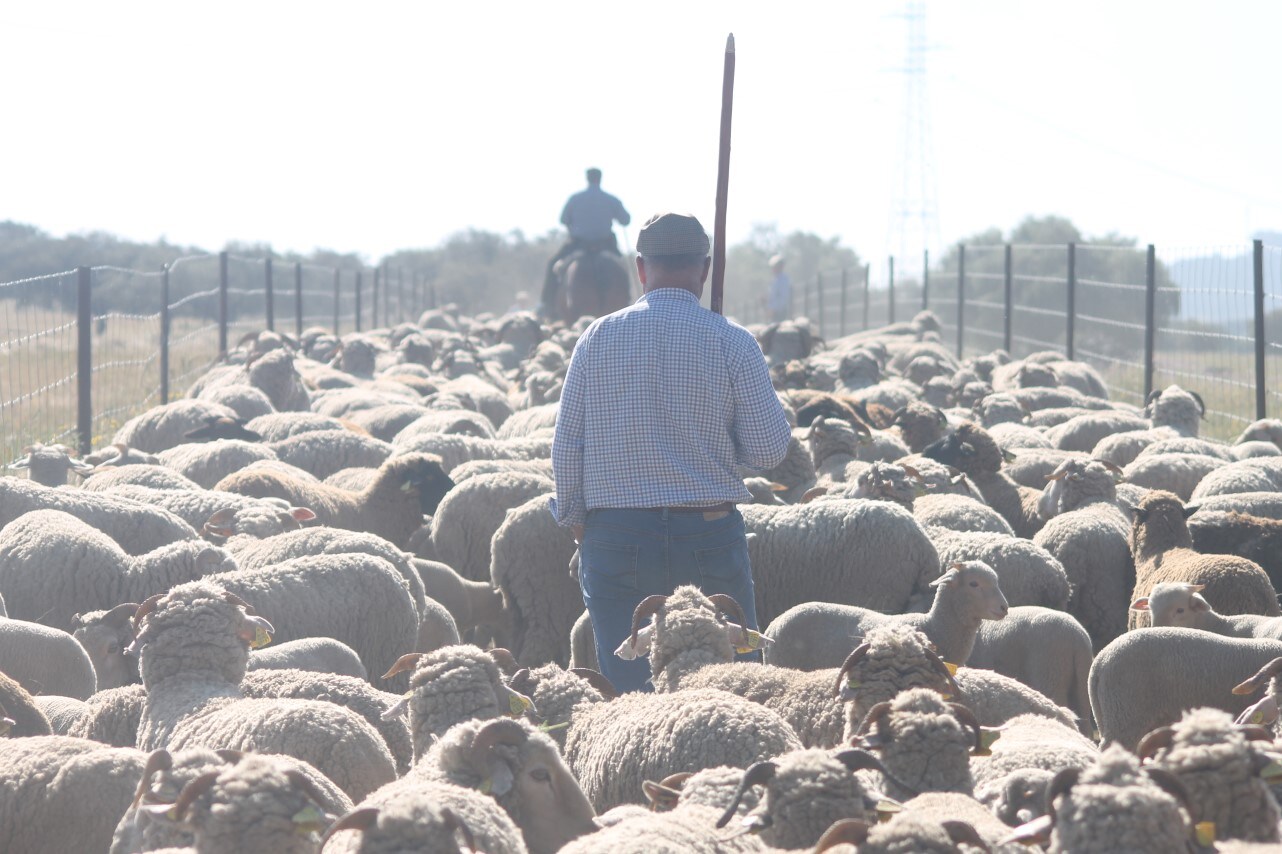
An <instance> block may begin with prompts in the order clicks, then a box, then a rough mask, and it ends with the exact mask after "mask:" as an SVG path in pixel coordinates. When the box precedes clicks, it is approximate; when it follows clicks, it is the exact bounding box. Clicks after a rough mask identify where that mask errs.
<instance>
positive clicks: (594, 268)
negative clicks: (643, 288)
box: [555, 252, 632, 324]
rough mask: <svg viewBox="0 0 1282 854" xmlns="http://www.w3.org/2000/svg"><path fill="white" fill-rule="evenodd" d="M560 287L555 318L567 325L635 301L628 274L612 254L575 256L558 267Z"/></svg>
mask: <svg viewBox="0 0 1282 854" xmlns="http://www.w3.org/2000/svg"><path fill="white" fill-rule="evenodd" d="M557 268H558V272H559V278H560V285H561V287H559V288H557V294H556V307H557V312H556V314H555V316H556V317H559V318H560V319H561V320H563V321H565V322H566V323H567V324H569V323H573V322H574V321H576V320H578V319H579V318H580V317H583V316H585V315H586V316H588V317H600V316H602V315H605V314H609V313H611V312H614V311H618V310H619V309H621V308H623V307H624V306H626V305H628V304H629V303H630V302H631V301H632V282H631V280H630V279H629V277H628V271H627V270H626V269H625V268H624V266H623V264H622V263H621V262H620V261H619V259H618V258H616V257H615V256H614V255H613V254H610V253H607V252H576V253H574V254H573V255H571V256H570V257H569V258H566V259H565V260H564V261H562V262H560V263H559V264H558V265H557Z"/></svg>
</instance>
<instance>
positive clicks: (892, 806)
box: [877, 798, 901, 824]
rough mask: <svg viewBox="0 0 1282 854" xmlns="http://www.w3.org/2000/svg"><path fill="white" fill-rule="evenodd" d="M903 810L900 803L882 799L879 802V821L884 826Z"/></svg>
mask: <svg viewBox="0 0 1282 854" xmlns="http://www.w3.org/2000/svg"><path fill="white" fill-rule="evenodd" d="M900 809H901V806H900V804H899V802H898V801H892V800H891V799H890V798H882V799H881V800H880V801H878V802H877V821H878V822H879V823H882V824H884V823H885V822H888V821H890V820H891V819H892V818H894V817H895V815H896V813H898V812H899V811H900Z"/></svg>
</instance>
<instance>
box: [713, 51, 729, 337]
mask: <svg viewBox="0 0 1282 854" xmlns="http://www.w3.org/2000/svg"><path fill="white" fill-rule="evenodd" d="M733 107H734V33H731V34H730V36H729V38H727V39H726V70H725V73H724V74H723V75H722V78H721V146H720V149H719V153H718V157H717V213H716V217H715V218H714V219H713V223H712V310H713V311H715V312H716V313H717V314H723V313H724V312H723V311H722V302H723V300H724V297H725V285H726V198H727V196H728V194H729V190H730V113H731V110H732V108H733Z"/></svg>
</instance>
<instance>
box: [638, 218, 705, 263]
mask: <svg viewBox="0 0 1282 854" xmlns="http://www.w3.org/2000/svg"><path fill="white" fill-rule="evenodd" d="M637 253H638V254H639V255H641V257H643V258H665V257H671V256H674V255H707V254H708V234H707V232H705V231H704V230H703V226H702V225H700V224H699V220H697V219H695V218H694V217H692V216H690V215H689V214H679V213H672V212H671V211H668V212H666V213H660V214H655V215H654V216H652V217H650V218H649V219H648V220H646V221H645V225H643V226H641V233H640V234H638V235H637Z"/></svg>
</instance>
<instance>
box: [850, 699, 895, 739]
mask: <svg viewBox="0 0 1282 854" xmlns="http://www.w3.org/2000/svg"><path fill="white" fill-rule="evenodd" d="M888 714H890V702H889V701H883V702H880V703H878V704H877V705H875V706H873V707H872V708H871V709H869V710H868V714H866V715H864V719H863V720H862V721H861V722H860V723H859V729H858V730H856V731H855V735H856V736H860V735H864V734H865V733H867V732H869V731H871V730H872V728H873V727H874V726H876V725H877V724H878V723H879V722H880V721H881V720H882V718H884V717H886V715H888ZM852 746H853V745H852Z"/></svg>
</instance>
